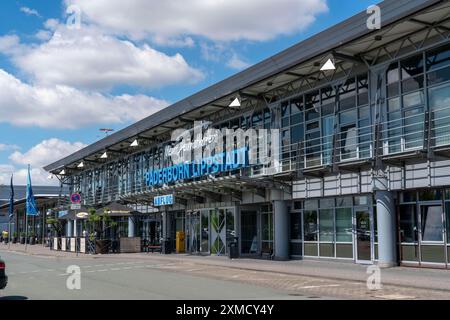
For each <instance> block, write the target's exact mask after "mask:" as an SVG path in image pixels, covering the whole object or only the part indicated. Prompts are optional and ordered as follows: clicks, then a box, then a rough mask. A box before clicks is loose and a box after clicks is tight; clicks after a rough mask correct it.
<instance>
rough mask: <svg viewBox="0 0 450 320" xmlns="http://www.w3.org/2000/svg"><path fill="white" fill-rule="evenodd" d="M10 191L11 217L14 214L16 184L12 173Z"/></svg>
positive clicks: (9, 211)
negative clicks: (14, 184)
mask: <svg viewBox="0 0 450 320" xmlns="http://www.w3.org/2000/svg"><path fill="white" fill-rule="evenodd" d="M10 188H11V189H10V193H9V210H8V213H9V219H11V218H12V217H13V216H14V186H13V175H11V184H10Z"/></svg>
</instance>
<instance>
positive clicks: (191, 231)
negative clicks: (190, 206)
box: [186, 211, 200, 253]
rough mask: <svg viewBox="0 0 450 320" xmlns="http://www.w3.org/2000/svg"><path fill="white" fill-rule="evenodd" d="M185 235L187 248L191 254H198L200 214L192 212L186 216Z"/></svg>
mask: <svg viewBox="0 0 450 320" xmlns="http://www.w3.org/2000/svg"><path fill="white" fill-rule="evenodd" d="M186 235H187V243H188V248H187V251H188V252H191V253H199V252H200V212H199V211H196V212H192V213H191V214H190V215H187V219H186Z"/></svg>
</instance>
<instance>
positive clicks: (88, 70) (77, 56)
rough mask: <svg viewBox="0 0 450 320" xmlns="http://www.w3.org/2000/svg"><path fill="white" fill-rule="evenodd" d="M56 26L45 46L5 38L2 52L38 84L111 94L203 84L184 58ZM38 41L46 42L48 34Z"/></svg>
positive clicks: (100, 34) (51, 24)
mask: <svg viewBox="0 0 450 320" xmlns="http://www.w3.org/2000/svg"><path fill="white" fill-rule="evenodd" d="M54 23H55V22H54V21H53V22H49V21H47V23H46V25H48V26H49V27H53V28H56V31H54V33H53V36H51V38H50V39H49V41H48V42H44V43H42V44H40V45H29V46H25V45H21V44H20V43H19V42H18V38H17V37H16V36H6V37H0V49H1V48H2V47H4V48H5V50H4V52H6V53H7V54H9V55H10V56H11V58H12V61H13V62H14V64H15V65H16V66H18V67H19V68H20V70H21V71H23V72H25V73H26V74H28V75H30V76H31V78H32V79H33V82H34V83H38V84H40V85H66V86H71V87H76V88H82V89H89V90H109V89H111V88H113V87H115V86H119V85H127V86H139V87H146V88H159V87H163V86H167V85H172V84H177V83H196V82H198V81H200V80H201V79H203V74H202V72H201V71H199V70H197V69H195V68H192V67H191V66H189V65H188V63H187V62H186V61H185V59H184V58H183V56H182V55H181V54H175V55H173V56H169V55H166V54H165V53H163V52H160V51H157V50H155V49H153V48H151V47H150V46H148V45H147V44H144V45H141V46H136V45H135V44H133V43H132V42H130V41H125V40H119V39H117V38H115V37H114V36H110V35H106V34H104V33H103V32H102V31H101V30H99V29H98V28H95V27H89V26H83V27H82V29H80V30H76V29H72V30H71V29H68V28H67V27H66V26H64V25H58V26H55V25H54ZM37 36H38V37H40V38H43V39H45V37H48V30H47V32H46V30H43V31H42V32H39V33H38V34H37Z"/></svg>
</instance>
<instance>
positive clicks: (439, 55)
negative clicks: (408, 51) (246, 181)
mask: <svg viewBox="0 0 450 320" xmlns="http://www.w3.org/2000/svg"><path fill="white" fill-rule="evenodd" d="M448 65H450V45H446V46H443V47H440V48H438V49H435V50H432V51H429V52H428V53H427V71H432V70H436V69H439V68H442V67H445V66H448Z"/></svg>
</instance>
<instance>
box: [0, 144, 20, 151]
mask: <svg viewBox="0 0 450 320" xmlns="http://www.w3.org/2000/svg"><path fill="white" fill-rule="evenodd" d="M19 149H20V147H19V146H18V145H15V144H6V143H0V151H9V150H19Z"/></svg>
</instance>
